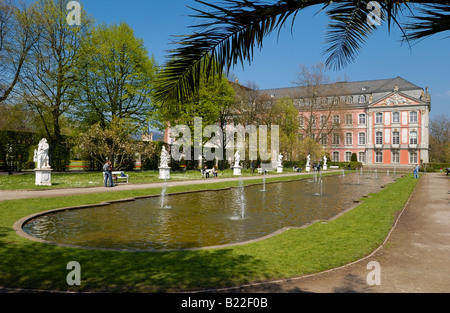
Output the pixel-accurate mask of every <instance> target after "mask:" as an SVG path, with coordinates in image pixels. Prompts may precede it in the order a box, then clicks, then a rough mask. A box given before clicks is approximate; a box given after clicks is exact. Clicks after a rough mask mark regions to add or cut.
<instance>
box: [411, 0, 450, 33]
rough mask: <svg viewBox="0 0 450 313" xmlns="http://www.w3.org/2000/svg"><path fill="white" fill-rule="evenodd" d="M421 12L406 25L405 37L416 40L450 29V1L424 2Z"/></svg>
mask: <svg viewBox="0 0 450 313" xmlns="http://www.w3.org/2000/svg"><path fill="white" fill-rule="evenodd" d="M419 12H420V13H421V15H420V16H419V15H416V16H414V17H413V22H411V23H408V24H407V25H406V31H407V34H406V35H405V36H404V38H405V39H408V40H411V41H415V40H419V39H423V38H426V37H429V36H432V35H435V34H438V33H442V32H445V31H449V30H450V2H448V1H447V3H445V4H444V3H434V4H424V5H423V8H420V9H419Z"/></svg>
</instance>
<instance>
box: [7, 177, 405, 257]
mask: <svg viewBox="0 0 450 313" xmlns="http://www.w3.org/2000/svg"><path fill="white" fill-rule="evenodd" d="M400 177H403V175H402V176H400ZM303 179H305V178H302V179H295V180H303ZM395 181H396V180H394V182H395ZM288 182H289V181H288ZM274 183H278V181H274V182H267V183H266V184H274ZM253 185H261V183H254V184H248V185H246V186H245V187H247V186H253ZM384 187H385V186H380V188H384ZM231 188H239V187H236V186H231V187H225V188H218V189H202V190H190V191H182V192H173V193H170V194H167V196H170V195H177V194H185V193H195V192H204V191H220V190H228V189H231ZM160 196H161V195H160V194H156V195H145V196H136V197H132V198H124V199H118V200H110V201H103V202H100V203H96V204H85V205H77V206H72V207H65V208H58V209H52V210H47V211H42V212H38V213H34V214H32V215H28V216H26V217H23V218H21V219H19V220H18V221H16V222H15V223H14V225H13V230H14V231H15V232H16V234H17V235H19V236H21V237H23V238H26V239H28V240H31V241H34V242H39V243H45V244H51V245H54V246H59V247H65V248H77V249H84V250H100V251H116V252H156V253H158V252H173V251H198V250H208V249H223V248H229V247H233V246H240V245H246V244H250V243H254V242H258V241H262V240H265V239H268V238H271V237H274V236H277V235H279V234H281V233H284V232H285V231H288V230H290V229H304V228H307V227H309V226H311V225H314V224H316V223H319V222H322V223H327V222H331V221H333V220H335V219H337V218H339V217H340V216H342V215H344V214H345V213H347V212H349V211H351V210H353V209H354V208H355V207H357V206H358V205H359V204H360V203H361V201H359V200H354V201H353V203H354V205H352V206H350V207H349V208H347V209H345V210H344V211H342V212H339V213H338V214H336V215H335V216H333V217H331V218H329V219H326V220H323V219H315V220H313V221H311V222H309V223H306V224H305V225H302V226H287V227H283V228H280V229H278V230H276V231H274V232H272V233H270V234H267V235H265V236H262V237H259V238H255V239H250V240H246V241H241V242H234V243H227V244H223V245H213V246H206V247H194V248H181V249H157V250H156V249H122V248H94V247H86V246H81V245H70V244H63V243H56V242H52V241H48V240H44V239H40V238H37V237H35V236H32V235H30V234H28V233H27V232H25V231H24V230H23V226H24V225H25V224H26V223H28V222H29V221H31V220H33V219H35V218H37V217H41V216H44V215H49V214H53V213H57V212H61V211H72V210H80V209H87V208H92V207H99V206H107V205H110V204H113V203H120V202H131V201H136V200H138V199H146V198H154V197H160Z"/></svg>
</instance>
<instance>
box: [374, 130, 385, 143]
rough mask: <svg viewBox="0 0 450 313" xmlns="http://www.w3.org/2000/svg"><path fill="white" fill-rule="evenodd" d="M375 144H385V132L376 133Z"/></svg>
mask: <svg viewBox="0 0 450 313" xmlns="http://www.w3.org/2000/svg"><path fill="white" fill-rule="evenodd" d="M375 144H377V145H382V144H383V133H382V132H376V133H375Z"/></svg>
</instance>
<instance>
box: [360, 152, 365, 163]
mask: <svg viewBox="0 0 450 313" xmlns="http://www.w3.org/2000/svg"><path fill="white" fill-rule="evenodd" d="M358 161H359V162H361V163H366V153H365V152H364V151H360V152H358Z"/></svg>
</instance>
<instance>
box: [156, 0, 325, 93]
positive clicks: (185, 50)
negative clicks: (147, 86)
mask: <svg viewBox="0 0 450 313" xmlns="http://www.w3.org/2000/svg"><path fill="white" fill-rule="evenodd" d="M196 2H198V3H201V4H203V5H205V6H207V7H208V8H211V9H213V11H212V12H207V11H205V10H199V9H194V10H195V11H196V12H197V14H196V15H194V16H193V17H195V18H200V19H203V20H205V21H206V22H205V23H203V24H199V25H196V26H194V27H193V29H194V32H193V33H192V34H191V35H187V36H180V37H178V39H179V41H177V42H175V44H177V45H178V48H177V49H175V50H172V51H170V52H171V55H170V57H171V59H170V60H169V62H168V63H167V64H166V66H165V68H164V69H163V70H162V71H161V73H160V76H159V79H158V82H159V83H158V85H157V86H158V87H157V92H156V95H155V98H156V99H157V100H159V101H167V99H177V100H178V101H183V100H184V99H186V98H187V97H189V96H192V95H193V92H194V91H195V90H197V88H198V83H199V77H200V71H202V70H203V71H205V72H206V75H207V76H210V74H212V73H214V72H216V73H217V72H219V73H220V72H221V71H222V70H223V69H230V67H231V66H234V65H236V64H239V63H240V64H242V65H243V64H244V62H245V61H249V62H250V61H251V60H252V59H253V53H254V48H255V47H256V48H262V46H263V45H262V43H263V39H264V38H265V37H266V36H267V35H268V34H270V33H271V32H273V31H274V30H275V29H281V28H282V26H284V25H285V24H286V21H287V20H288V19H289V17H293V20H294V19H295V16H296V14H297V12H298V11H299V10H301V9H303V8H305V7H307V6H312V5H316V4H317V3H319V2H320V1H297V0H283V1H278V2H277V3H276V4H256V3H254V2H252V1H248V0H231V1H227V3H224V4H223V5H214V4H210V3H206V2H203V1H200V0H197V1H196Z"/></svg>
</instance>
